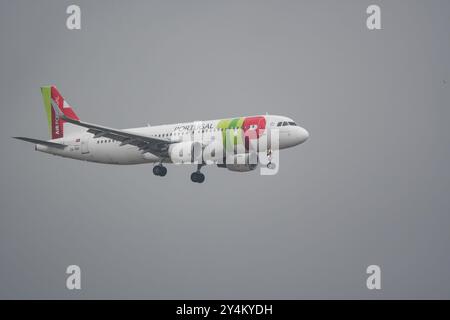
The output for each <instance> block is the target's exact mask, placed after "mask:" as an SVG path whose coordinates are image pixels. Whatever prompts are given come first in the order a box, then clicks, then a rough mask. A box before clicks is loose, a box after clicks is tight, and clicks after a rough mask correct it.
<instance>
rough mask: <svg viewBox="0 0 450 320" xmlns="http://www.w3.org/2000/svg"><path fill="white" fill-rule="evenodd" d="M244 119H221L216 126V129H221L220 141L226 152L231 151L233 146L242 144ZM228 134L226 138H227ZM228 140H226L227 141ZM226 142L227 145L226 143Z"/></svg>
mask: <svg viewBox="0 0 450 320" xmlns="http://www.w3.org/2000/svg"><path fill="white" fill-rule="evenodd" d="M243 124H244V118H243V117H241V118H233V119H223V120H220V121H219V123H218V124H217V128H219V129H223V132H222V140H223V145H224V146H225V147H226V149H227V150H228V151H233V149H234V146H235V145H238V144H242V143H243V138H242V137H243V133H244V132H243V130H242V125H243ZM227 134H228V137H227ZM227 138H228V139H227ZM227 142H228V143H227Z"/></svg>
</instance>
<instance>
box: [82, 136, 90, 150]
mask: <svg viewBox="0 0 450 320" xmlns="http://www.w3.org/2000/svg"><path fill="white" fill-rule="evenodd" d="M87 153H89V139H88V137H83V138H81V154H87Z"/></svg>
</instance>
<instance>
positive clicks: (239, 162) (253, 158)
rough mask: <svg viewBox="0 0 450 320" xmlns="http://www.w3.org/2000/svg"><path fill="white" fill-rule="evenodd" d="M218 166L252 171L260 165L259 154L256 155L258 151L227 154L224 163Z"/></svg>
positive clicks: (238, 170)
mask: <svg viewBox="0 0 450 320" xmlns="http://www.w3.org/2000/svg"><path fill="white" fill-rule="evenodd" d="M217 166H218V167H221V168H227V169H228V170H230V171H237V172H247V171H252V170H255V169H256V168H257V167H258V156H257V155H256V153H245V154H235V155H229V156H227V158H226V161H225V163H224V164H220V165H217Z"/></svg>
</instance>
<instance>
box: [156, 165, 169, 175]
mask: <svg viewBox="0 0 450 320" xmlns="http://www.w3.org/2000/svg"><path fill="white" fill-rule="evenodd" d="M153 174H154V175H155V176H160V177H164V176H165V175H166V174H167V168H166V167H163V165H162V164H158V165H157V166H154V167H153Z"/></svg>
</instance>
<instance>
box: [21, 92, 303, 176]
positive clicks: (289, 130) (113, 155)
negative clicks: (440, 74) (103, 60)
mask: <svg viewBox="0 0 450 320" xmlns="http://www.w3.org/2000/svg"><path fill="white" fill-rule="evenodd" d="M41 92H42V97H43V99H44V107H45V110H46V113H47V120H48V126H49V131H50V133H51V137H52V139H51V140H47V141H44V140H38V139H33V138H25V137H14V138H16V139H20V140H24V141H27V142H31V143H34V144H35V150H37V151H41V152H45V153H50V154H53V155H58V156H62V157H66V158H72V159H77V160H84V161H91V162H98V163H105V164H139V163H154V164H155V165H154V167H153V173H154V174H155V175H157V176H165V175H166V173H167V168H166V167H164V166H163V163H174V164H180V163H186V164H187V163H195V164H197V171H195V172H194V173H192V174H191V180H192V181H193V182H198V183H202V182H203V181H204V180H205V176H204V174H203V173H201V172H200V169H201V167H202V166H204V165H207V164H214V165H217V166H218V167H221V168H227V169H229V170H231V171H239V172H245V171H251V170H254V169H256V167H257V166H258V163H261V161H259V157H260V156H258V155H259V154H261V153H264V154H266V155H267V156H268V159H269V161H268V163H267V167H268V168H272V169H273V168H274V164H273V163H272V162H271V154H272V151H278V150H280V149H285V148H290V147H293V146H296V145H298V144H300V143H303V142H304V141H306V140H307V139H308V137H309V134H308V132H307V131H306V130H305V129H303V128H302V127H300V126H298V125H297V124H296V123H295V122H294V121H293V120H292V119H289V118H287V117H283V116H275V115H259V116H250V117H237V118H229V119H219V120H208V121H196V122H187V123H177V124H168V125H160V126H146V127H141V128H132V129H113V128H109V127H105V126H101V125H97V124H91V123H87V122H84V121H81V120H80V119H79V118H78V116H77V115H76V114H75V112H74V111H73V109H72V108H71V107H70V106H69V105H68V103H67V102H66V101H65V100H64V98H63V97H62V96H61V95H60V93H59V92H58V90H57V89H56V87H55V86H45V87H41ZM274 132H276V133H277V134H276V135H274V134H273V133H274ZM274 137H276V141H275V140H274V139H275V138H274ZM255 155H256V156H255Z"/></svg>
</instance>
